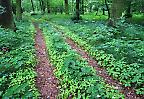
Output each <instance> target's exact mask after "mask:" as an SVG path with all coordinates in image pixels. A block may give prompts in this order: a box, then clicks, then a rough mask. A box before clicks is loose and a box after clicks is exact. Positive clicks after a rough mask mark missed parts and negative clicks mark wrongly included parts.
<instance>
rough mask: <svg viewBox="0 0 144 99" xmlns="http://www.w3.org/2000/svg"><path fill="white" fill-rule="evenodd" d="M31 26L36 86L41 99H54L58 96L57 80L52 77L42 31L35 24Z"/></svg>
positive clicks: (51, 68) (52, 69)
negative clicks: (33, 41) (35, 64)
mask: <svg viewBox="0 0 144 99" xmlns="http://www.w3.org/2000/svg"><path fill="white" fill-rule="evenodd" d="M33 24H34V26H35V29H36V35H35V49H36V55H37V60H38V64H37V67H36V72H37V75H38V76H37V78H36V86H37V87H38V89H39V91H40V93H41V98H42V99H56V97H57V95H58V80H57V79H56V77H55V76H54V73H53V71H54V68H53V67H52V64H51V63H50V61H49V59H48V56H47V48H46V44H45V40H44V37H43V35H42V31H41V30H40V29H39V27H38V24H37V23H33Z"/></svg>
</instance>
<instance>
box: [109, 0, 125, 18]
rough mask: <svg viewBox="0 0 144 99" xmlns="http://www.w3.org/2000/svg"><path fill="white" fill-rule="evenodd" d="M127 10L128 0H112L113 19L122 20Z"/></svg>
mask: <svg viewBox="0 0 144 99" xmlns="http://www.w3.org/2000/svg"><path fill="white" fill-rule="evenodd" d="M125 8H126V0H112V9H111V18H114V19H117V18H120V17H121V16H122V13H123V12H124V10H125Z"/></svg>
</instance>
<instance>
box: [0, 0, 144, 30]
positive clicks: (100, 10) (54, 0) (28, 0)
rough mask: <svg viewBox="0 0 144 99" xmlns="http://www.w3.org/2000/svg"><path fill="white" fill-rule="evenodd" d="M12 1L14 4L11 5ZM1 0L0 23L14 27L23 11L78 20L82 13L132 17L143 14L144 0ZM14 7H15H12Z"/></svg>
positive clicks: (108, 16)
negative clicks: (66, 15)
mask: <svg viewBox="0 0 144 99" xmlns="http://www.w3.org/2000/svg"><path fill="white" fill-rule="evenodd" d="M11 1H12V6H11ZM11 1H10V0H7V1H5V0H0V5H1V10H2V9H4V12H1V14H0V20H1V21H0V24H1V25H2V26H3V27H7V28H14V25H13V23H14V22H13V16H12V10H13V14H16V19H17V20H21V19H22V12H28V13H34V14H47V13H51V14H53V13H55V14H57V13H59V14H62V13H63V12H65V14H70V15H71V16H74V17H75V18H73V19H76V20H80V19H81V18H80V15H83V14H90V13H95V15H96V16H99V15H104V16H107V18H108V19H109V18H112V19H114V20H116V19H119V18H121V17H124V18H126V19H127V18H132V17H133V15H135V14H137V15H139V14H140V15H143V13H144V0H11ZM12 8H13V9H12Z"/></svg>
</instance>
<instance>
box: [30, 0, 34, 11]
mask: <svg viewBox="0 0 144 99" xmlns="http://www.w3.org/2000/svg"><path fill="white" fill-rule="evenodd" d="M31 4H32V10H33V12H35V8H34V3H33V0H31Z"/></svg>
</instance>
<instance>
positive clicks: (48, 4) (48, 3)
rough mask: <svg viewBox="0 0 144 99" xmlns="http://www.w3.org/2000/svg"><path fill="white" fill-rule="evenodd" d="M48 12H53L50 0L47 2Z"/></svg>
mask: <svg viewBox="0 0 144 99" xmlns="http://www.w3.org/2000/svg"><path fill="white" fill-rule="evenodd" d="M47 12H48V13H50V12H51V10H50V2H49V0H47Z"/></svg>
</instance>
